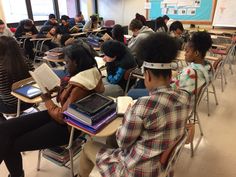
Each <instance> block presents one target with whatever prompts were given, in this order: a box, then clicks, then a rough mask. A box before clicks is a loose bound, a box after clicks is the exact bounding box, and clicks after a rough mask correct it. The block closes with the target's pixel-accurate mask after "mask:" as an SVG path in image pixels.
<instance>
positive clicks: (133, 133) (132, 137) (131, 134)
mask: <svg viewBox="0 0 236 177" xmlns="http://www.w3.org/2000/svg"><path fill="white" fill-rule="evenodd" d="M137 103H138V101H137V102H136V104H137ZM136 104H135V105H136ZM136 109H138V107H136V106H133V107H132V108H131V109H130V110H128V111H126V114H125V116H124V119H123V123H122V125H121V127H119V129H118V130H117V132H116V140H117V143H118V145H119V147H120V148H121V149H125V148H127V147H130V146H131V145H132V144H134V143H135V142H136V141H137V138H138V137H139V136H140V134H141V132H142V128H143V120H142V119H141V118H140V117H139V116H138V115H137V114H135V112H136ZM139 109H140V107H139Z"/></svg>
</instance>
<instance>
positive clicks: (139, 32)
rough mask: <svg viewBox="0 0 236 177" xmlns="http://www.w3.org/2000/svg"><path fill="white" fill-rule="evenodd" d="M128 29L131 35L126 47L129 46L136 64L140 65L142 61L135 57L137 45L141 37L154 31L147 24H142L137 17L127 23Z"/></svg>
mask: <svg viewBox="0 0 236 177" xmlns="http://www.w3.org/2000/svg"><path fill="white" fill-rule="evenodd" d="M129 30H131V31H132V33H133V37H132V38H131V39H130V41H129V43H128V47H129V48H130V50H131V53H132V54H133V55H134V57H135V58H136V61H137V63H138V65H139V66H141V65H142V61H141V60H139V59H138V58H137V57H136V53H137V46H138V45H139V43H140V42H141V41H142V40H143V39H145V38H146V37H148V35H150V34H152V33H154V31H153V30H152V29H151V28H149V27H147V26H143V24H142V23H141V22H140V21H139V20H137V19H134V20H132V21H131V23H130V24H129Z"/></svg>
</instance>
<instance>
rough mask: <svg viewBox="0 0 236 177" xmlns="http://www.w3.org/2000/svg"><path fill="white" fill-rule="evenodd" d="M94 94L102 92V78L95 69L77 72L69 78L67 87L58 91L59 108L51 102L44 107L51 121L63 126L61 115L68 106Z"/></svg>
mask: <svg viewBox="0 0 236 177" xmlns="http://www.w3.org/2000/svg"><path fill="white" fill-rule="evenodd" d="M94 92H97V93H102V92H104V86H103V83H102V76H101V74H100V72H99V71H98V69H97V68H96V67H94V68H91V69H88V70H85V71H82V72H79V73H78V74H77V75H75V76H73V77H71V78H70V80H69V82H68V85H67V86H66V87H65V88H63V89H62V91H60V93H59V95H58V97H57V101H58V102H59V103H60V104H61V107H59V106H57V105H56V104H55V103H54V102H53V101H52V100H48V101H46V102H45V106H46V108H47V110H48V113H49V114H50V116H51V117H52V118H53V119H55V120H56V121H57V122H59V123H61V124H64V118H63V114H62V113H63V112H64V111H65V110H66V109H67V108H68V106H69V104H71V103H73V102H75V101H77V100H79V99H81V98H84V97H86V96H88V95H89V94H91V93H94Z"/></svg>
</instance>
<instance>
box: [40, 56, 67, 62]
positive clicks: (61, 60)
mask: <svg viewBox="0 0 236 177" xmlns="http://www.w3.org/2000/svg"><path fill="white" fill-rule="evenodd" d="M43 59H44V60H46V61H51V62H64V61H65V60H64V58H59V59H53V58H48V57H47V56H44V57H43Z"/></svg>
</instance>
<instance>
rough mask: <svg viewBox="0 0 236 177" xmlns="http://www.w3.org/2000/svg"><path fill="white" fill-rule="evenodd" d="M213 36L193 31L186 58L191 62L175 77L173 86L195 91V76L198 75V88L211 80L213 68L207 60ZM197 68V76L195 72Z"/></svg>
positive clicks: (191, 91) (190, 91)
mask: <svg viewBox="0 0 236 177" xmlns="http://www.w3.org/2000/svg"><path fill="white" fill-rule="evenodd" d="M211 45H212V40H211V36H210V34H209V33H207V32H196V33H193V35H192V37H191V39H190V41H189V42H188V44H187V46H186V49H185V51H186V53H185V60H186V61H187V62H189V63H190V65H188V66H187V67H186V68H184V69H183V70H182V71H181V72H180V74H179V75H178V76H177V78H176V79H174V83H173V84H172V86H173V87H176V88H180V89H183V90H186V91H188V92H189V93H195V78H196V77H197V88H198V89H199V88H201V87H202V86H203V85H204V84H207V83H209V82H210V80H211V77H212V68H211V65H210V63H209V62H207V61H206V60H205V56H206V53H207V51H208V50H209V49H210V48H211ZM194 70H196V72H197V76H196V74H195V72H194Z"/></svg>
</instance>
